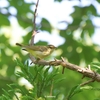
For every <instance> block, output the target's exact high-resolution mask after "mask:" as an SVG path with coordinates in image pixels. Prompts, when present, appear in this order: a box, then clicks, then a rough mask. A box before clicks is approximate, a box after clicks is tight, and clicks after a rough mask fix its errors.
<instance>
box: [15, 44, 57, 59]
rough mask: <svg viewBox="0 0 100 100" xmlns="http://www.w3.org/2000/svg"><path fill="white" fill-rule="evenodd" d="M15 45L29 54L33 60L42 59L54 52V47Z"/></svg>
mask: <svg viewBox="0 0 100 100" xmlns="http://www.w3.org/2000/svg"><path fill="white" fill-rule="evenodd" d="M16 45H18V46H20V47H22V48H23V49H22V50H25V51H27V52H29V53H30V54H31V55H33V56H34V57H35V58H38V59H43V58H45V57H47V56H48V55H50V54H51V53H52V52H53V51H54V50H55V48H56V47H55V46H54V45H47V46H35V45H24V44H19V43H16Z"/></svg>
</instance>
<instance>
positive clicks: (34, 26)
mask: <svg viewBox="0 0 100 100" xmlns="http://www.w3.org/2000/svg"><path fill="white" fill-rule="evenodd" d="M38 3H39V0H37V3H36V8H35V11H34V21H33V30H34V31H36V16H37V7H38Z"/></svg>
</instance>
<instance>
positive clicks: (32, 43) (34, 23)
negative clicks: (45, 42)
mask: <svg viewBox="0 0 100 100" xmlns="http://www.w3.org/2000/svg"><path fill="white" fill-rule="evenodd" d="M38 3H39V0H37V3H36V8H35V11H34V21H33V32H32V38H31V42H30V45H34V38H35V35H36V34H37V30H36V15H37V7H38Z"/></svg>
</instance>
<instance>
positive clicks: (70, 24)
mask: <svg viewBox="0 0 100 100" xmlns="http://www.w3.org/2000/svg"><path fill="white" fill-rule="evenodd" d="M48 1H50V0H48ZM52 1H53V0H52ZM3 2H4V3H3ZM41 2H42V4H44V7H45V9H46V7H47V6H48V3H47V2H45V1H41V0H40V4H39V7H41ZM63 2H68V3H69V4H70V5H71V6H72V10H71V12H69V11H70V9H69V8H68V7H67V6H68V5H66V6H65V7H64V8H61V10H59V9H56V10H55V8H56V4H59V8H60V7H62V6H60V4H62V3H63ZM84 2H85V3H84ZM46 3H47V4H46ZM35 4H36V0H33V1H32V0H30V1H28V0H0V94H2V88H4V89H6V90H7V86H6V84H10V83H13V82H16V81H17V78H16V76H15V72H16V69H18V66H16V63H15V62H14V59H15V58H16V57H17V58H19V59H20V60H21V61H22V62H23V63H25V61H26V60H27V59H28V55H27V54H26V52H23V51H22V50H21V49H20V48H19V47H17V46H16V45H15V43H16V42H19V43H24V44H28V43H29V40H30V38H31V35H32V29H33V23H32V20H33V11H34V8H35ZM53 5H55V6H53V7H54V8H53V7H52V5H50V6H51V8H49V9H51V10H52V9H54V11H55V12H54V13H53V11H51V12H52V13H53V15H52V14H50V13H49V14H50V16H49V18H46V17H43V16H42V14H41V13H45V15H46V14H47V12H46V11H45V10H44V12H41V13H40V11H42V10H39V11H38V15H37V29H38V30H39V31H40V33H39V34H40V36H39V34H38V35H37V36H36V38H35V40H36V39H37V38H38V36H39V38H40V39H42V40H40V41H37V40H36V45H38V44H39V45H47V44H49V43H52V44H54V45H55V46H57V50H56V51H55V53H53V56H54V57H55V58H57V59H60V58H61V56H62V57H65V58H66V59H67V60H68V61H69V62H70V63H73V64H77V65H79V66H82V67H86V66H87V65H88V64H90V63H91V62H93V61H94V62H95V61H96V62H98V61H100V46H99V45H98V44H96V43H95V42H94V41H93V36H95V34H96V33H95V32H96V31H95V30H96V29H97V30H100V23H99V21H100V12H99V9H98V6H100V0H54V2H53ZM50 6H49V7H50ZM39 7H38V8H39ZM58 12H59V15H60V16H64V15H62V14H61V12H64V13H65V16H66V13H67V12H69V13H70V14H69V15H68V16H69V17H70V18H71V19H70V20H69V19H67V17H65V18H64V19H63V17H61V18H62V19H61V20H60V21H59V20H58V23H57V26H55V25H54V24H53V21H52V20H54V19H53V17H55V15H56V14H57V13H58ZM50 17H51V21H50V20H49V19H50ZM58 17H59V16H58ZM94 19H95V20H96V19H99V21H94ZM63 25H64V26H63ZM97 32H99V31H97ZM54 33H55V34H56V35H57V36H58V37H59V39H57V38H56V37H55V38H53V35H54ZM46 34H48V35H46ZM49 36H50V38H49ZM98 36H100V35H98ZM44 37H45V38H47V40H50V39H51V42H50V41H49V42H48V41H47V40H43V39H44ZM61 39H62V40H61ZM38 40H39V39H38ZM95 40H96V39H95ZM55 42H56V43H55ZM57 43H58V44H57ZM54 57H52V58H54ZM61 70H62V67H61V68H60V70H59V71H60V73H61ZM62 77H64V78H65V80H63V81H61V82H60V83H58V84H56V86H54V88H55V91H56V92H59V91H60V92H61V91H62V94H64V95H66V94H67V93H68V92H69V90H70V89H71V88H72V87H73V86H75V85H76V84H80V83H81V82H84V81H85V80H86V79H83V80H82V79H81V78H82V75H81V74H79V73H77V72H73V71H71V70H68V69H65V73H64V74H60V76H59V77H58V78H62ZM91 85H92V86H94V87H99V83H97V82H95V83H92V84H91ZM96 97H100V92H98V91H93V90H87V91H83V92H81V93H79V94H77V95H75V96H74V97H73V98H72V100H75V99H77V100H86V99H87V100H93V99H95V98H96Z"/></svg>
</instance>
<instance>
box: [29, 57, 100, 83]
mask: <svg viewBox="0 0 100 100" xmlns="http://www.w3.org/2000/svg"><path fill="white" fill-rule="evenodd" d="M30 58H31V60H32V62H33V63H34V64H39V65H44V66H45V65H52V66H58V65H61V66H62V67H64V68H67V69H70V70H73V71H76V72H79V73H81V74H82V75H83V76H85V77H89V78H91V79H92V81H93V80H94V81H97V82H100V74H99V73H96V72H94V71H92V70H91V69H88V68H84V67H80V66H78V65H75V64H71V63H69V62H67V61H65V60H57V59H56V60H54V61H45V60H38V61H37V60H34V59H32V57H30Z"/></svg>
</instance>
